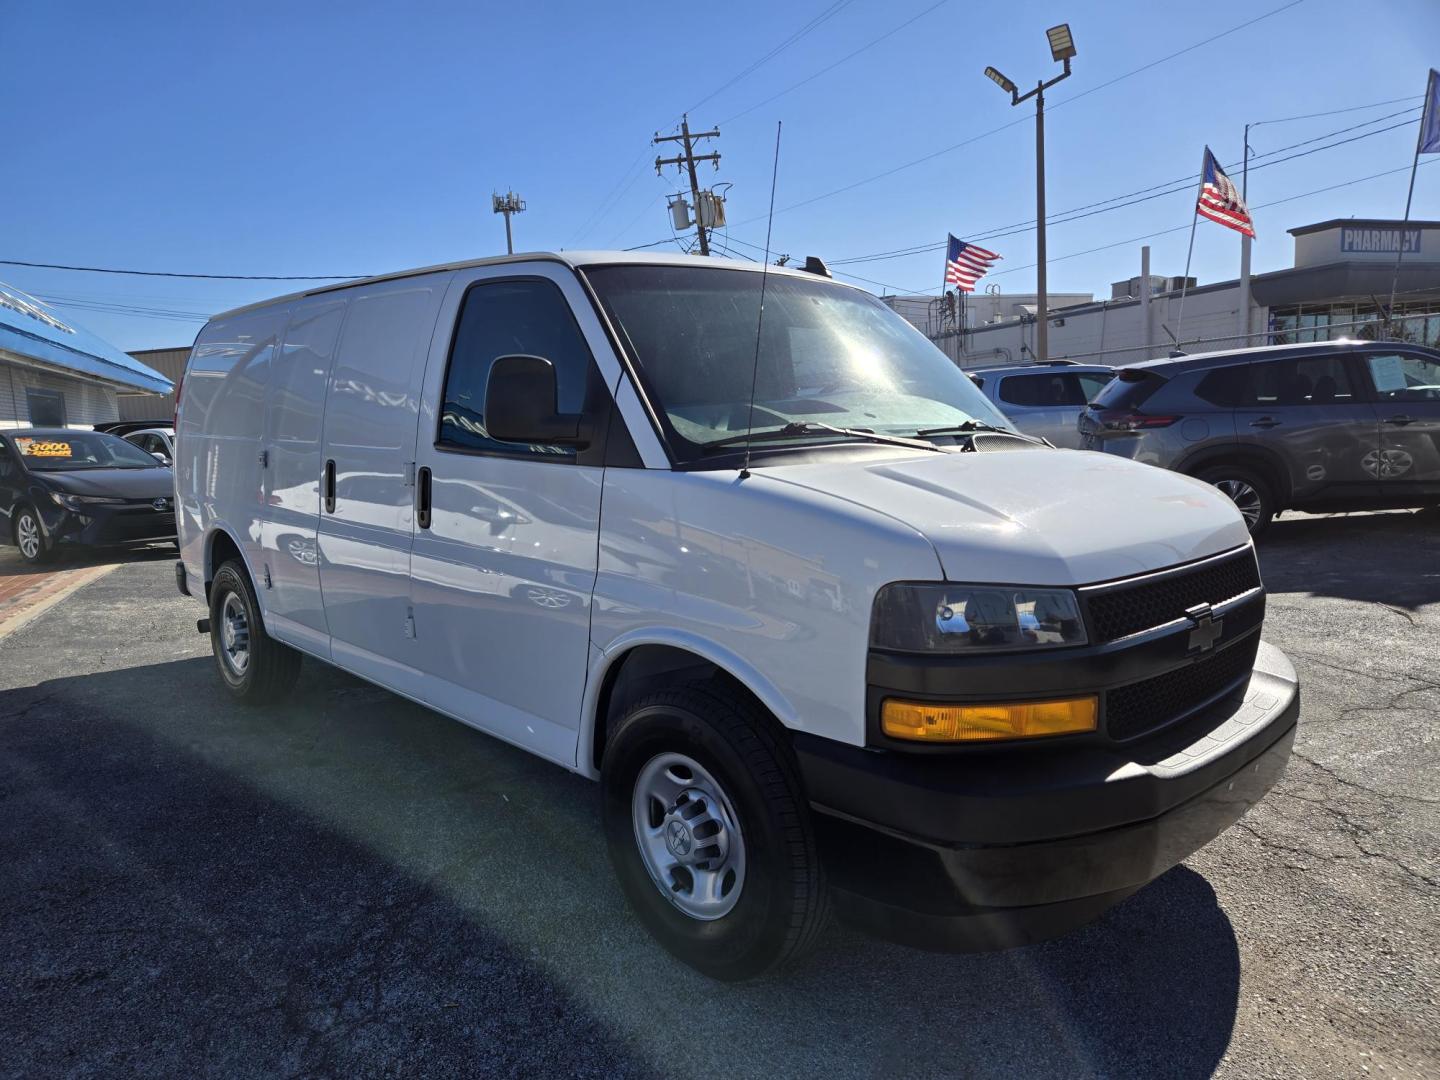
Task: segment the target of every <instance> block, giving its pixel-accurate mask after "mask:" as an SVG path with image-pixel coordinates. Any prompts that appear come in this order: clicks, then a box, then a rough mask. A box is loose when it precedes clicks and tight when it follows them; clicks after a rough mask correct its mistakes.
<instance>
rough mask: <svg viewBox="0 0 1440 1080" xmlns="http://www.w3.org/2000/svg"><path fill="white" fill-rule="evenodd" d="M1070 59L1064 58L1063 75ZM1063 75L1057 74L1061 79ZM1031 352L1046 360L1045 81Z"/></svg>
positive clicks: (1039, 94) (1039, 121)
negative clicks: (1033, 340) (1033, 332)
mask: <svg viewBox="0 0 1440 1080" xmlns="http://www.w3.org/2000/svg"><path fill="white" fill-rule="evenodd" d="M1069 74H1070V61H1069V60H1066V61H1065V75H1069ZM1065 75H1062V76H1060V78H1062V79H1063V78H1064V77H1065ZM1035 222H1036V224H1035V287H1036V291H1037V293H1038V295H1037V296H1036V297H1035V320H1036V321H1035V355H1036V356H1037V357H1038V358H1039V360H1040V362H1041V363H1042V364H1043V363H1044V362H1045V361H1046V360H1049V359H1050V296H1049V294H1048V293H1047V292H1046V285H1045V278H1046V274H1045V84H1044V83H1043V82H1042V83H1041V84H1040V85H1039V86H1037V87H1036V88H1035Z"/></svg>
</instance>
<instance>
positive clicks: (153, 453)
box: [150, 450, 170, 465]
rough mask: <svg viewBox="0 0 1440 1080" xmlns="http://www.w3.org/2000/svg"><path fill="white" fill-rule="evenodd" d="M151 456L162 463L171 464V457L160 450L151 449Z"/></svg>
mask: <svg viewBox="0 0 1440 1080" xmlns="http://www.w3.org/2000/svg"><path fill="white" fill-rule="evenodd" d="M150 456H151V457H153V458H154V459H155V460H156V461H158V462H160V464H161V465H169V464H170V459H169V458H168V457H166V456H165V455H164V454H162V453H161V452H160V451H159V450H151V451H150Z"/></svg>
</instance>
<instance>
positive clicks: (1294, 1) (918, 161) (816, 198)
mask: <svg viewBox="0 0 1440 1080" xmlns="http://www.w3.org/2000/svg"><path fill="white" fill-rule="evenodd" d="M1304 2H1305V0H1290V2H1289V3H1286V4H1282V5H1281V6H1280V7H1277V8H1274V9H1273V10H1271V11H1267V12H1266V13H1265V14H1263V15H1257V16H1256V17H1255V18H1253V19H1248V20H1246V21H1245V22H1242V23H1240V24H1238V25H1236V26H1232V27H1230V29H1228V30H1222V31H1221V32H1220V33H1218V34H1214V35H1212V36H1210V37H1208V38H1205V39H1204V40H1203V41H1197V42H1195V43H1194V44H1193V45H1187V46H1186V47H1185V48H1183V49H1180V50H1179V51H1177V52H1173V53H1170V54H1169V55H1168V56H1162V57H1161V58H1160V59H1158V60H1152V61H1151V62H1150V63H1148V64H1145V65H1143V66H1141V67H1138V68H1135V69H1134V70H1133V71H1127V72H1126V73H1125V74H1123V75H1117V76H1115V78H1113V79H1110V80H1109V81H1107V82H1104V83H1101V84H1100V85H1099V86H1094V87H1091V88H1090V89H1089V90H1084V91H1082V92H1080V93H1078V94H1074V95H1072V96H1070V97H1068V98H1064V99H1062V100H1061V101H1058V102H1056V103H1055V104H1053V105H1051V109H1052V111H1053V110H1054V109H1057V108H1059V107H1060V106H1062V105H1068V104H1070V103H1071V102H1073V101H1078V100H1079V99H1080V98H1082V97H1086V96H1088V95H1090V94H1093V93H1095V92H1096V91H1099V90H1103V89H1105V88H1106V87H1110V86H1114V85H1115V84H1116V83H1118V82H1123V81H1124V80H1125V79H1129V78H1132V77H1134V76H1136V75H1139V74H1141V73H1142V72H1145V71H1149V70H1150V69H1151V68H1153V67H1156V66H1158V65H1160V64H1164V63H1167V62H1169V61H1171V60H1174V59H1176V58H1177V57H1180V56H1183V55H1184V54H1186V53H1188V52H1193V51H1195V50H1196V49H1199V48H1203V47H1204V46H1206V45H1209V44H1211V43H1213V42H1216V41H1219V40H1220V39H1221V38H1223V37H1228V36H1229V35H1231V34H1235V33H1239V32H1240V31H1241V30H1244V29H1246V28H1247V27H1250V26H1254V25H1255V24H1256V23H1258V22H1262V21H1263V20H1265V19H1269V18H1271V17H1273V16H1275V15H1279V14H1280V13H1281V12H1283V11H1288V10H1289V9H1290V8H1293V7H1296V6H1297V5H1299V4H1303V3H1304ZM1029 122H1030V118H1029V117H1026V116H1021V117H1018V118H1016V119H1015V120H1012V121H1010V122H1009V123H1007V124H1001V125H1000V126H999V127H995V128H991V129H990V130H989V131H985V132H981V133H980V134H979V135H972V136H971V137H970V138H968V139H963V140H961V141H960V142H958V143H954V144H953V145H950V146H946V147H943V148H941V149H939V150H934V151H931V152H930V153H928V154H925V155H924V156H922V157H918V158H915V159H914V160H913V161H907V162H905V163H904V164H903V165H896V166H895V167H894V168H890V169H886V170H885V171H884V172H880V173H876V174H875V175H873V176H867V177H865V178H864V179H862V180H856V181H854V182H853V183H850V184H846V185H845V186H843V187H838V188H835V189H833V190H831V191H826V192H823V193H822V194H820V195H812V196H811V197H810V198H808V199H802V200H801V201H800V202H797V203H791V204H790V205H789V206H782V207H780V208H779V209H777V210H776V211H775V212H776V213H777V214H783V213H786V212H787V211H790V210H798V209H800V208H801V207H804V206H809V205H811V204H812V203H817V202H820V201H821V200H823V199H829V198H833V197H834V196H836V195H842V194H844V193H845V192H847V191H853V190H854V189H855V188H858V187H863V186H865V185H866V184H872V183H874V182H875V181H877V180H884V179H885V178H886V177H889V176H894V175H895V174H896V173H898V172H903V171H905V170H906V169H911V168H914V167H915V166H916V165H923V164H924V163H925V162H927V161H933V160H934V159H935V158H937V157H942V156H943V155H945V154H949V153H953V152H954V151H956V150H959V149H961V148H962V147H966V146H969V145H970V144H971V143H975V142H979V141H980V140H981V139H986V138H989V137H990V136H991V135H996V134H999V133H1000V132H1002V131H1005V130H1007V129H1009V128H1012V127H1015V126H1016V125H1018V124H1025V123H1029ZM761 217H763V215H761ZM759 220H760V217H752V218H746V219H745V220H744V221H739V222H736V224H737V225H748V224H750V223H751V222H754V221H759Z"/></svg>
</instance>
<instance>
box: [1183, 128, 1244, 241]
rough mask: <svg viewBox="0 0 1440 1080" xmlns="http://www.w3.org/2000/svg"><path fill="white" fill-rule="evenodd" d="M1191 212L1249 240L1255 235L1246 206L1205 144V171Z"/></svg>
mask: <svg viewBox="0 0 1440 1080" xmlns="http://www.w3.org/2000/svg"><path fill="white" fill-rule="evenodd" d="M1195 212H1196V213H1197V214H1200V215H1202V216H1203V217H1207V218H1209V219H1210V220H1211V221H1218V222H1219V223H1220V224H1221V225H1224V226H1225V227H1226V228H1230V229H1234V230H1235V231H1236V232H1240V233H1244V234H1245V235H1246V236H1248V237H1250V238H1252V239H1253V238H1254V236H1255V222H1254V221H1253V220H1252V219H1251V217H1250V208H1249V207H1247V206H1246V205H1245V200H1244V199H1242V198H1241V197H1240V192H1239V191H1238V190H1236V187H1235V184H1234V182H1233V181H1232V180H1231V179H1230V177H1228V176H1226V175H1225V170H1224V169H1222V168H1220V163H1219V162H1218V161H1216V160H1215V155H1214V154H1212V153H1211V152H1210V148H1209V147H1208V146H1207V147H1206V148H1205V171H1204V173H1203V174H1202V176H1201V178H1200V201H1199V202H1197V203H1196V204H1195Z"/></svg>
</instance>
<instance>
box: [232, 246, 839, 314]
mask: <svg viewBox="0 0 1440 1080" xmlns="http://www.w3.org/2000/svg"><path fill="white" fill-rule="evenodd" d="M526 262H557V263H561V264H563V265H565V266H569V267H571V268H572V269H579V268H581V267H585V266H615V265H636V266H697V265H702V266H714V267H718V268H720V269H722V270H748V271H752V272H755V273H758V272H759V271H760V270H761V269H762V266H761V264H760V263H758V262H756V263H752V262H741V261H739V260H736V259H717V258H713V257H712V258H706V257H704V256H699V255H667V254H663V253H655V252H644V251H525V252H516V253H515V254H514V255H495V256H491V257H490V258H488V259H462V260H460V261H458V262H448V263H437V264H436V265H434V266H417V267H415V268H414V269H412V270H396V271H394V272H393V273H389V274H376V275H374V276H373V277H364V278H352V279H351V280H349V281H339V282H335V283H334V284H331V285H317V286H315V287H314V288H310V289H301V290H300V291H298V292H293V293H287V294H285V295H284V296H275V297H271V298H270V299H268V300H257V301H255V302H254V303H253V304H244V305H242V306H241V307H237V308H231V309H230V310H229V311H222V312H220V313H219V314H218V315H212V316H211V317H210V321H211V322H212V323H213V322H218V321H219V320H221V319H228V318H231V317H233V316H235V315H240V314H243V313H244V312H247V311H253V310H255V309H257V308H264V307H269V306H270V305H272V304H283V303H286V302H288V301H291V300H299V299H302V298H304V297H307V296H315V295H317V294H320V293H327V292H336V291H338V290H340V289H353V288H355V287H356V286H357V285H369V284H372V283H374V282H377V281H394V280H396V279H398V278H407V277H419V276H420V275H421V274H438V273H442V272H444V271H446V270H468V269H471V268H472V267H477V266H501V265H504V264H505V263H526ZM769 272H770V273H772V274H784V275H786V276H788V277H799V278H804V279H805V280H807V281H814V280H815V279H816V275H815V274H812V273H810V272H808V271H806V270H801V269H799V268H798V267H796V268H791V267H787V266H771V267H770V268H769ZM821 280H823V281H832V280H833V279H831V278H821ZM834 284H837V285H844V282H834ZM846 288H855V286H850V285H847V286H846Z"/></svg>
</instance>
